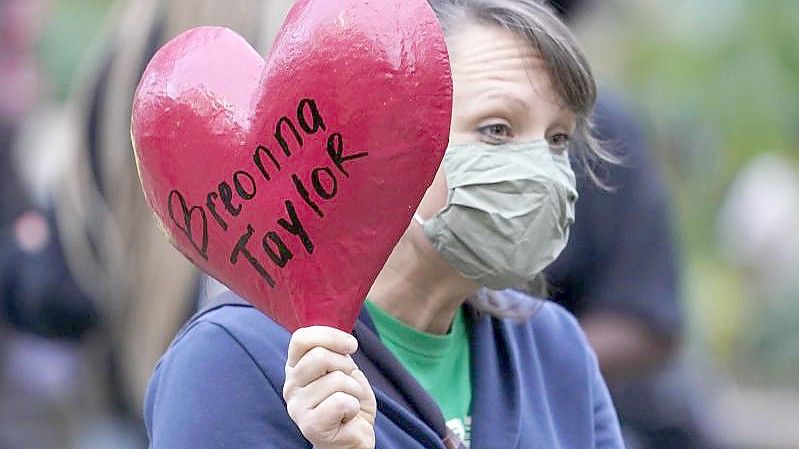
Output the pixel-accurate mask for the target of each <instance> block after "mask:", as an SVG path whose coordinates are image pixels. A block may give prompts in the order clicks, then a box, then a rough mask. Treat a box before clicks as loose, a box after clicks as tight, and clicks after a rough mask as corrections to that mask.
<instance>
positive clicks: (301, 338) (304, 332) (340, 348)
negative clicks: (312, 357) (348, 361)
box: [286, 326, 358, 367]
mask: <svg viewBox="0 0 799 449" xmlns="http://www.w3.org/2000/svg"><path fill="white" fill-rule="evenodd" d="M316 346H321V347H323V348H325V349H327V350H330V351H333V352H337V353H339V354H342V355H349V354H352V353H353V352H355V351H356V350H357V349H358V340H356V339H355V337H353V336H352V335H350V334H348V333H346V332H344V331H341V330H338V329H336V328H334V327H328V326H310V327H303V328H300V329H297V330H296V331H294V333H293V334H291V341H290V342H289V353H288V359H287V360H286V364H287V365H288V366H290V367H294V365H296V364H297V362H298V361H299V360H300V359H301V358H302V356H304V355H305V353H306V352H308V351H310V350H311V349H313V348H315V347H316Z"/></svg>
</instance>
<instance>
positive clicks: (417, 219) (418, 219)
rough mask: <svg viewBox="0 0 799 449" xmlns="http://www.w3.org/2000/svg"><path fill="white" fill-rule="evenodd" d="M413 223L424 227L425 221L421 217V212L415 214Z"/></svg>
mask: <svg viewBox="0 0 799 449" xmlns="http://www.w3.org/2000/svg"><path fill="white" fill-rule="evenodd" d="M413 221H415V222H417V223H419V225H420V226H424V219H422V217H421V216H419V212H414V213H413Z"/></svg>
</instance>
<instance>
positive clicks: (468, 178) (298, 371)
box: [145, 0, 623, 449]
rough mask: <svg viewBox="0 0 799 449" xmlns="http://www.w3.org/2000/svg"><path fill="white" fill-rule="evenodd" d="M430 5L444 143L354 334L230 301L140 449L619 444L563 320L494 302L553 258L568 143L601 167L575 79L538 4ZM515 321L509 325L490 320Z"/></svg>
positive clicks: (564, 213)
mask: <svg viewBox="0 0 799 449" xmlns="http://www.w3.org/2000/svg"><path fill="white" fill-rule="evenodd" d="M430 3H431V5H432V6H433V8H434V9H435V10H436V13H437V14H438V16H439V19H440V20H441V22H442V24H443V26H444V29H445V32H446V35H447V40H448V47H449V51H450V58H451V64H452V74H453V83H454V84H453V85H454V97H453V120H452V128H451V133H450V147H449V148H448V149H447V154H446V156H445V159H444V162H443V164H442V166H441V169H440V170H439V172H438V174H437V176H436V178H435V180H434V181H433V183H432V185H431V186H430V188H429V189H428V191H427V193H426V194H425V196H424V198H423V200H422V202H421V204H420V206H419V208H418V210H417V214H416V216H415V219H414V222H412V223H411V225H410V226H409V227H408V229H407V231H406V232H405V234H404V235H403V237H402V238H401V239H400V241H399V243H398V244H397V246H396V247H395V248H394V250H393V252H392V254H391V255H390V256H389V259H388V261H387V262H386V264H385V266H384V268H383V270H382V271H381V273H380V274H379V276H378V278H377V280H376V281H375V283H374V285H373V286H372V288H371V290H370V292H369V294H368V300H367V302H366V306H365V308H364V310H363V311H362V314H361V317H360V319H359V321H358V323H357V324H356V327H355V331H354V336H355V337H353V336H351V335H349V334H346V333H344V332H341V331H338V330H336V329H332V328H326V327H310V328H304V329H299V330H298V331H296V332H295V333H294V334H293V335H289V334H288V333H287V332H286V331H285V330H284V329H282V328H281V327H279V326H278V325H277V324H275V323H274V322H272V321H271V320H269V319H268V318H266V317H265V316H264V315H262V314H261V313H259V312H258V311H256V310H255V309H253V308H252V307H250V306H249V305H247V304H246V303H245V302H243V301H241V300H240V299H237V298H236V297H235V296H233V295H232V294H227V296H226V297H223V298H222V300H221V301H220V302H218V303H217V305H216V306H214V307H211V308H208V309H206V310H205V311H203V312H201V313H200V314H198V315H197V316H196V317H195V318H194V319H192V320H191V321H190V323H189V325H188V326H187V327H186V328H184V330H183V331H182V332H181V333H180V335H179V336H178V337H177V338H176V340H175V342H174V343H173V345H172V347H171V348H170V350H169V351H168V352H167V354H166V355H165V356H164V357H163V359H162V361H161V363H160V364H159V366H158V367H157V369H156V372H155V374H154V376H153V379H152V381H151V383H150V388H149V391H148V395H147V399H146V404H145V421H146V424H147V428H148V435H149V437H150V441H151V447H153V448H190V447H191V448H204V447H208V448H217V447H236V448H246V447H280V448H291V447H310V445H313V447H316V448H318V449H327V448H372V447H385V448H388V447H402V448H422V447H425V448H431V447H436V448H440V447H458V446H459V445H460V444H464V445H466V446H471V447H475V448H487V447H496V448H511V447H514V448H515V447H522V448H533V447H541V448H554V447H563V448H589V447H592V448H620V447H622V446H623V444H622V442H621V438H620V436H619V430H618V423H617V420H616V415H615V412H614V410H613V406H612V404H611V402H610V399H609V397H608V393H607V389H606V387H605V384H604V381H603V380H602V378H601V376H600V374H599V370H598V367H597V363H596V359H595V357H594V355H593V353H592V352H591V351H590V349H588V346H587V344H586V342H585V339H584V337H583V335H582V333H581V331H580V329H579V327H578V325H577V323H576V321H575V320H574V319H573V318H572V317H571V316H570V315H568V314H567V313H566V312H564V311H563V310H562V309H560V308H559V307H558V306H556V305H554V304H543V305H541V306H540V307H537V308H536V307H531V306H530V304H531V303H532V301H531V300H530V299H529V298H527V297H521V296H518V295H514V294H512V293H508V292H496V290H500V289H504V288H507V287H510V286H513V285H517V284H519V283H522V282H524V281H526V280H528V279H530V278H532V277H533V276H534V275H535V274H536V273H538V272H540V270H542V269H543V268H544V267H545V266H546V265H547V264H549V263H550V262H551V261H552V260H553V259H554V258H555V257H557V255H558V254H559V252H560V251H561V250H562V249H563V246H564V245H565V242H566V239H567V236H568V227H569V225H570V224H571V222H572V220H573V218H574V217H573V211H574V202H575V201H576V196H577V195H576V191H575V190H574V185H575V179H574V174H573V172H572V170H571V166H570V163H569V155H568V153H567V151H568V148H569V145H570V140H573V141H580V142H582V143H583V144H585V146H586V147H587V148H589V149H591V151H593V152H594V153H595V154H599V155H601V152H600V150H599V149H598V146H597V145H596V142H595V141H594V140H593V139H592V137H591V135H590V121H589V115H590V111H591V108H592V107H593V103H594V99H595V86H594V81H593V78H592V77H591V74H590V70H589V68H588V66H587V63H586V62H585V59H584V57H583V55H582V53H581V52H580V50H579V48H578V47H577V45H576V43H575V42H574V39H573V37H572V36H571V34H570V33H569V32H568V30H567V29H566V28H565V26H564V25H563V24H562V23H561V22H560V21H559V20H558V19H557V18H556V16H555V15H554V14H553V13H552V12H551V10H549V9H548V8H547V7H546V6H544V5H543V4H541V3H539V2H537V1H534V0H474V1H466V0H431V1H430ZM485 288H490V289H492V290H490V291H489V290H486V289H485ZM520 310H521V311H522V312H526V313H527V315H528V317H527V318H526V319H524V320H510V319H508V318H503V314H504V312H506V311H510V312H513V313H514V314H516V315H518V314H519V311H520ZM487 311H489V312H491V313H486V312H487ZM510 312H509V313H510ZM532 312H535V313H534V314H532V317H530V316H529V315H530V314H531V313H532Z"/></svg>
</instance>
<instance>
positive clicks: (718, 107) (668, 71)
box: [580, 0, 799, 385]
mask: <svg viewBox="0 0 799 449" xmlns="http://www.w3.org/2000/svg"><path fill="white" fill-rule="evenodd" d="M595 3H596V4H597V5H596V7H595V8H594V9H593V10H592V11H586V14H584V15H583V16H582V17H581V21H580V24H581V25H584V26H583V28H584V29H583V30H582V32H581V33H580V34H581V37H583V40H584V43H585V44H587V45H586V46H587V49H588V52H589V56H590V57H591V58H592V60H593V61H594V62H595V63H596V64H597V65H598V69H599V70H598V71H599V73H600V74H602V75H604V77H607V78H610V80H611V81H612V82H614V83H615V84H617V85H619V84H620V85H621V86H622V87H623V88H624V89H625V91H626V92H627V93H628V94H629V95H630V96H631V97H633V99H634V100H635V102H636V104H638V105H639V106H640V107H642V108H643V109H644V111H645V112H646V116H647V118H648V120H649V125H650V127H651V131H652V133H651V135H652V138H653V139H654V143H655V146H656V148H657V150H658V156H659V158H660V159H661V160H662V161H663V162H664V166H665V167H666V170H667V173H668V176H669V178H670V180H671V183H672V192H673V197H674V203H675V209H676V211H677V217H678V220H679V224H680V230H681V235H680V238H681V240H682V244H683V255H684V261H685V273H686V277H685V280H686V304H687V305H688V310H689V312H690V314H691V316H692V318H693V325H692V326H691V329H692V336H693V337H696V339H697V340H699V341H701V342H703V343H705V344H706V345H707V347H706V350H708V351H709V352H712V353H713V354H714V355H716V356H718V357H717V360H716V361H717V362H720V363H721V364H722V365H725V366H726V367H727V368H730V369H733V370H735V371H736V372H737V373H743V374H744V375H745V376H750V374H751V377H752V378H753V379H754V380H755V381H759V380H767V381H768V382H778V383H793V384H795V385H799V376H797V375H796V374H799V332H797V330H799V305H797V304H799V292H795V294H794V295H793V296H794V297H793V298H779V299H781V301H772V302H767V301H766V302H764V301H759V300H762V298H756V297H753V296H757V293H756V292H752V291H750V290H749V289H748V285H747V280H746V277H747V273H744V272H741V271H740V270H739V269H737V268H735V267H732V266H730V265H729V264H728V262H727V261H725V260H724V259H723V258H722V257H721V256H720V254H719V252H718V250H717V248H716V244H717V237H716V214H717V212H718V208H719V205H720V203H721V201H722V199H723V198H724V195H725V193H726V192H727V189H728V187H729V185H730V182H731V181H732V180H733V179H734V177H735V175H736V174H737V173H738V171H739V170H740V169H741V168H742V167H743V166H745V165H746V163H747V162H749V161H751V160H752V159H753V158H754V157H756V156H758V155H760V154H762V153H764V152H774V153H779V154H782V155H784V156H786V157H787V158H788V159H789V160H792V161H793V162H794V163H796V162H799V151H797V150H799V1H795V0H702V1H697V0H669V1H665V0H636V1H632V0H626V1H625V0H612V1H608V0H603V1H601V2H600V1H597V2H595ZM752 213H757V211H752Z"/></svg>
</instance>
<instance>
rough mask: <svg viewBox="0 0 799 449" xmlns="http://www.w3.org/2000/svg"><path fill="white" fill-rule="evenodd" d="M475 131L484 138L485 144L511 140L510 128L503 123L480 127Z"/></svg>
mask: <svg viewBox="0 0 799 449" xmlns="http://www.w3.org/2000/svg"><path fill="white" fill-rule="evenodd" d="M477 131H478V132H479V133H480V135H481V136H483V137H484V138H485V142H486V143H492V144H500V143H506V142H508V141H509V140H510V139H512V138H513V131H511V129H510V126H508V125H506V124H504V123H493V124H491V125H486V126H481V127H480V128H478V129H477Z"/></svg>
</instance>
